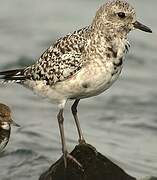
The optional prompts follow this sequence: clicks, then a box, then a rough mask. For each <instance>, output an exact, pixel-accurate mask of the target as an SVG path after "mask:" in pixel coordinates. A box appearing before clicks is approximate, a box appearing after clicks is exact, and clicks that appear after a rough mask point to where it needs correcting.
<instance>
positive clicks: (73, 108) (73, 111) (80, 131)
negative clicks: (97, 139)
mask: <svg viewBox="0 0 157 180" xmlns="http://www.w3.org/2000/svg"><path fill="white" fill-rule="evenodd" d="M79 101H80V99H76V100H75V102H74V104H73V105H72V106H71V110H72V114H73V116H74V120H75V123H76V127H77V131H78V135H79V144H83V143H86V142H85V139H84V137H83V133H82V130H81V127H80V123H79V120H78V115H77V106H78V103H79Z"/></svg>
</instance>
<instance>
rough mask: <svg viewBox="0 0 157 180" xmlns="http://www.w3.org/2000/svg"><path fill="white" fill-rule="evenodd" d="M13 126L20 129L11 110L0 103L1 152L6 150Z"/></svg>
mask: <svg viewBox="0 0 157 180" xmlns="http://www.w3.org/2000/svg"><path fill="white" fill-rule="evenodd" d="M11 125H13V126H17V127H20V126H19V125H18V124H17V123H16V122H15V121H13V119H12V118H11V110H10V108H9V107H8V106H7V105H5V104H2V103H0V152H2V151H3V150H4V148H5V147H6V145H7V144H8V142H9V139H10V133H11Z"/></svg>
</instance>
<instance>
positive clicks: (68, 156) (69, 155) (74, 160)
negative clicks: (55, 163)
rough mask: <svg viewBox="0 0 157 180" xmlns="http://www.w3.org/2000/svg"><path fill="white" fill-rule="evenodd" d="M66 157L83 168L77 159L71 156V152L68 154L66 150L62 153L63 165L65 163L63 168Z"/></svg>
mask: <svg viewBox="0 0 157 180" xmlns="http://www.w3.org/2000/svg"><path fill="white" fill-rule="evenodd" d="M67 159H69V160H72V161H73V162H74V163H75V164H77V165H78V166H79V167H80V168H81V169H82V168H83V166H82V165H81V164H80V163H79V162H78V161H77V159H76V158H75V157H73V156H72V155H71V154H69V153H68V152H66V153H65V155H64V165H65V168H67Z"/></svg>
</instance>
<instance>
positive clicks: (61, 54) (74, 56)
mask: <svg viewBox="0 0 157 180" xmlns="http://www.w3.org/2000/svg"><path fill="white" fill-rule="evenodd" d="M89 31H90V27H85V28H83V29H80V30H78V31H75V32H74V33H71V34H68V35H66V36H65V37H63V38H60V39H59V40H58V41H57V42H56V43H55V44H54V45H52V46H50V47H49V48H48V49H47V50H46V51H45V52H44V53H43V54H42V55H41V57H40V59H39V60H38V61H37V63H36V64H34V65H33V66H30V67H28V68H27V69H26V70H25V72H24V74H25V76H26V77H27V78H28V79H32V80H45V81H46V84H47V85H54V84H55V83H57V82H60V81H63V80H65V79H67V78H68V77H69V76H72V75H73V74H75V73H76V72H78V71H79V70H80V69H81V68H82V66H83V64H84V61H85V59H82V58H81V55H82V53H83V51H84V47H85V43H86V39H87V38H86V36H87V33H88V32H89Z"/></svg>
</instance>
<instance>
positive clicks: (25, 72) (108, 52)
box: [0, 0, 152, 167]
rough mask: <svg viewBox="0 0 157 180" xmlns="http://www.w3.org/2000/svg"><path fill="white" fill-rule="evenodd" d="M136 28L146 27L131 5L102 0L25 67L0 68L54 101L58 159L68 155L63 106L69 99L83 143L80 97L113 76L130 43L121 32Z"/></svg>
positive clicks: (109, 82) (94, 93)
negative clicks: (87, 18) (86, 20)
mask: <svg viewBox="0 0 157 180" xmlns="http://www.w3.org/2000/svg"><path fill="white" fill-rule="evenodd" d="M135 29H139V30H142V31H145V32H148V33H152V30H151V29H150V28H149V27H147V26H145V25H144V24H142V23H140V22H139V21H137V18H136V12H135V9H134V8H133V7H132V6H131V5H130V4H129V3H128V2H126V1H123V0H115V1H108V2H106V3H104V4H103V5H102V6H101V7H100V8H99V9H98V10H97V12H96V15H95V17H94V18H93V20H92V22H91V24H90V25H88V26H86V27H83V28H81V29H79V30H76V31H74V32H72V33H69V34H67V35H65V36H64V37H61V38H59V39H58V40H57V41H56V42H55V43H53V44H52V45H51V46H50V47H49V48H48V49H47V50H45V51H44V52H43V53H42V55H41V56H40V58H39V59H38V60H37V61H36V62H35V63H34V64H32V65H30V66H27V67H26V68H21V69H13V70H5V71H2V72H0V78H1V79H3V81H4V82H15V83H19V84H21V85H23V86H25V87H27V88H29V89H31V90H32V91H33V92H35V93H37V94H38V95H40V96H42V97H45V98H47V99H49V101H50V102H52V103H53V104H56V105H57V107H58V109H59V111H58V114H57V120H58V124H59V130H60V137H61V144H62V153H63V159H64V165H65V167H67V160H68V159H71V160H73V161H75V162H76V163H78V165H80V164H79V162H78V161H77V160H76V159H74V158H73V157H72V156H71V155H70V154H69V153H68V150H67V145H66V140H65V132H64V107H65V105H66V103H67V101H70V100H71V101H73V104H72V106H71V110H72V114H73V117H74V120H75V124H76V128H77V131H78V137H79V141H78V142H79V144H82V143H86V141H85V138H84V136H83V132H82V130H81V127H80V123H79V119H78V113H77V107H78V104H79V102H80V100H81V99H84V98H89V97H93V96H97V95H99V94H101V93H102V92H104V91H105V90H107V89H108V88H109V87H110V86H111V85H112V84H113V83H114V82H115V81H116V80H117V78H118V77H119V75H120V73H121V70H122V67H123V61H124V59H125V55H126V53H127V52H128V50H129V47H130V44H129V41H128V38H127V35H128V34H129V32H130V31H132V30H135Z"/></svg>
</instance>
